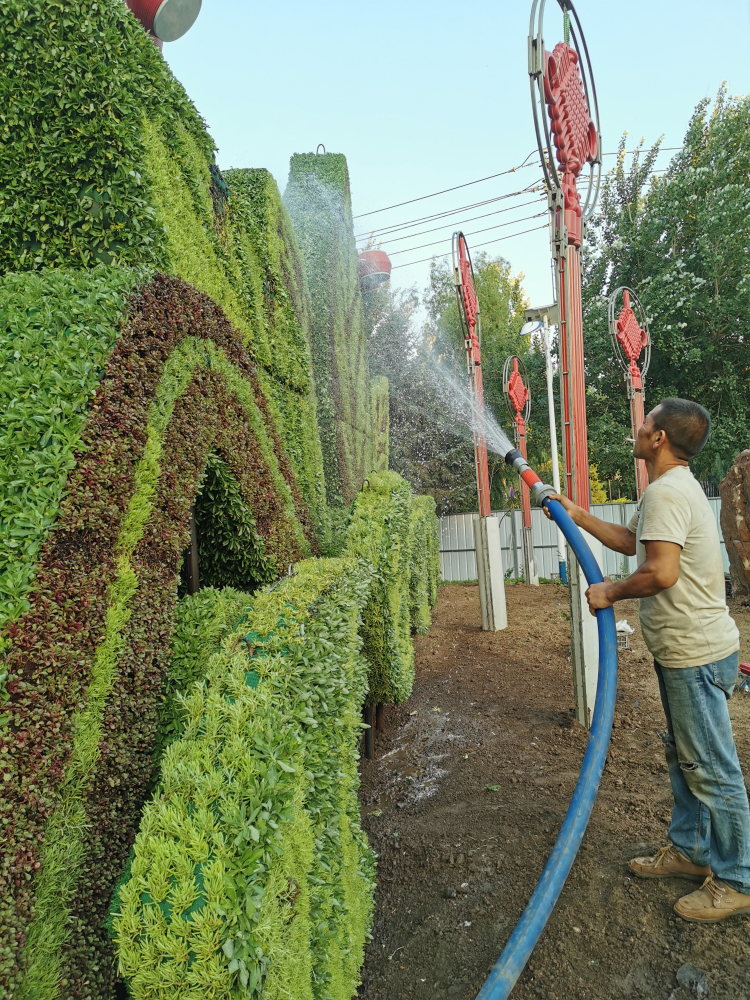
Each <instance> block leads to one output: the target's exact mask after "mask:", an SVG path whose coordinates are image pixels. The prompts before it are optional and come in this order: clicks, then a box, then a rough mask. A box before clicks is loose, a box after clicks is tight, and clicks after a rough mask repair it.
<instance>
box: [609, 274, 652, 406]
mask: <svg viewBox="0 0 750 1000" xmlns="http://www.w3.org/2000/svg"><path fill="white" fill-rule="evenodd" d="M616 325H617V333H616V337H617V340H618V343H619V344H620V346H621V347H622V353H623V354H624V355H625V357H626V358H627V359H628V361H629V362H630V365H629V369H628V370H629V372H630V377H631V378H632V380H633V388H634V389H642V388H643V381H642V379H641V373H640V370H639V368H638V365H637V361H638V358H639V357H640V355H641V351H642V350H643V348H644V347H645V346H646V344H647V343H648V335H647V333H646V331H645V330H643V329H641V325H640V323H639V322H638V320H637V319H636V315H635V313H634V312H633V310H632V309H631V308H630V294H629V292H628V291H627V289H626V290H625V291H624V292H623V293H622V309H621V310H620V315H619V316H618V317H617V324H616Z"/></svg>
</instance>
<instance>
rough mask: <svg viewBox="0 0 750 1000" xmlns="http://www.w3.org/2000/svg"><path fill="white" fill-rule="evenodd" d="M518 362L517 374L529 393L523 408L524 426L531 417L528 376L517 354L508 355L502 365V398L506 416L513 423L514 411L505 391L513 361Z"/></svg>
mask: <svg viewBox="0 0 750 1000" xmlns="http://www.w3.org/2000/svg"><path fill="white" fill-rule="evenodd" d="M514 360H516V361H517V362H518V372H519V374H520V376H521V378H522V379H523V384H524V385H525V386H526V391H527V392H528V393H529V398H528V399H527V400H526V405H525V406H524V408H523V413H522V414H521V416H522V417H523V422H524V423H525V424H526V423H528V422H529V417H530V416H531V392H530V391H529V376H528V374H527V372H526V365H525V364H524V363H523V361H522V360H521V358H519V357H518V355H517V354H509V355H508V357H507V358H506V359H505V364H504V365H503V396H504V397H505V405H506V406H507V407H508V414H509V416H510V419H511V420H512V421H513V422H514V423H515V419H516V409H515V407H514V406H513V404H512V403H511V401H510V395H509V394H508V391H507V388H506V387H507V385H508V382H509V381H510V376H511V374H512V369H513V361H514Z"/></svg>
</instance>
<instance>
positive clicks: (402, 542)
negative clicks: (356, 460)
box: [347, 472, 414, 705]
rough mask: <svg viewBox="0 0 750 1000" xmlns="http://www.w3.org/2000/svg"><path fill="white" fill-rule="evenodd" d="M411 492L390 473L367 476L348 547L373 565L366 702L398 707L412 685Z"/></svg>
mask: <svg viewBox="0 0 750 1000" xmlns="http://www.w3.org/2000/svg"><path fill="white" fill-rule="evenodd" d="M411 526H412V490H411V486H409V484H408V483H406V482H405V481H404V480H403V479H402V478H401V476H399V475H398V474H397V473H395V472H376V473H373V475H371V476H369V477H368V479H367V481H366V482H365V485H364V488H363V489H362V492H361V493H360V494H359V496H358V497H357V501H356V503H355V505H354V511H353V513H352V519H351V522H350V524H349V528H348V540H347V548H348V551H349V552H350V553H351V554H352V555H357V556H359V557H360V558H362V559H365V560H367V562H368V563H369V564H370V565H371V566H372V567H373V569H374V573H375V576H374V578H373V584H372V588H371V590H370V595H369V597H368V601H367V605H366V606H365V609H364V612H363V614H362V619H363V624H362V629H363V632H362V638H363V640H364V646H363V652H364V655H365V658H366V659H367V661H368V664H369V667H370V681H369V688H370V690H369V694H368V703H369V704H373V705H374V704H377V703H379V702H384V703H389V704H396V705H399V704H401V703H402V702H404V701H406V699H407V698H408V697H409V695H410V694H411V690H412V686H413V684H414V647H413V645H412V640H411V596H410V582H411V558H412V554H411Z"/></svg>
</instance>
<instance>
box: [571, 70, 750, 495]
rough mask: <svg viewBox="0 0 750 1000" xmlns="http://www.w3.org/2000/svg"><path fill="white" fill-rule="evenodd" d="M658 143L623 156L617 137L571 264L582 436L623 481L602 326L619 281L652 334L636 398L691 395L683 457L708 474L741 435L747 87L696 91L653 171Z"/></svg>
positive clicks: (624, 461) (623, 428)
mask: <svg viewBox="0 0 750 1000" xmlns="http://www.w3.org/2000/svg"><path fill="white" fill-rule="evenodd" d="M658 145H659V144H658V143H657V144H656V145H655V146H654V147H653V148H652V149H651V150H649V151H648V152H646V151H644V150H643V149H642V147H639V148H638V150H637V151H636V153H635V154H634V156H633V158H632V160H631V162H630V165H629V167H626V163H625V137H623V139H622V140H621V142H620V150H619V156H618V162H617V166H616V167H615V169H614V171H613V172H612V173H611V174H610V175H609V176H608V177H607V179H606V181H605V185H604V191H603V197H602V209H601V214H600V216H599V217H598V218H597V219H596V220H595V221H594V222H593V224H592V226H591V229H590V233H589V246H588V249H587V250H586V251H585V258H584V274H583V298H584V330H585V337H586V364H587V381H588V396H587V406H588V420H589V443H590V450H591V453H592V455H595V456H596V460H597V463H598V466H599V472H600V475H601V476H602V478H603V479H611V478H615V477H616V476H617V475H618V474H619V476H621V477H622V481H623V483H624V485H625V487H626V490H630V491H633V490H634V486H635V484H634V475H633V460H632V455H631V452H630V446H629V445H627V444H625V443H624V439H625V438H626V437H628V436H629V435H630V417H629V409H628V403H627V400H626V397H625V391H624V387H623V383H622V380H621V377H620V375H619V369H618V368H617V366H616V364H615V361H614V357H613V351H612V347H611V343H610V338H609V333H608V329H607V306H606V299H607V296H608V295H609V293H610V291H611V290H612V289H614V288H616V287H618V286H620V285H630V286H631V287H633V288H634V289H635V290H636V292H637V293H638V295H639V296H640V298H641V300H642V301H643V304H644V307H645V309H646V312H647V315H648V317H649V325H650V329H651V335H652V339H653V353H652V360H651V368H650V371H649V373H648V378H647V381H646V385H645V391H646V409H647V410H648V409H649V408H650V406H651V405H655V404H656V402H658V400H659V399H661V398H664V397H666V396H683V397H685V398H688V399H695V400H697V401H698V402H700V403H702V404H703V405H704V406H706V407H707V409H708V410H709V411H710V413H711V416H712V419H713V432H712V434H711V437H710V439H709V442H708V445H707V446H706V448H705V449H704V451H703V452H702V453H701V455H699V456H698V457H697V458H696V459H695V460H694V461H693V462H692V463H691V467H692V468H693V472H694V473H695V475H696V476H697V477H698V478H700V479H710V480H712V481H713V482H715V483H718V482H719V480H720V479H721V478H722V477H723V476H724V475H725V473H726V471H727V469H728V468H729V466H730V465H731V462H732V460H733V459H734V457H735V456H736V455H737V454H738V452H740V451H741V450H742V449H743V448H746V447H747V446H748V442H750V349H749V348H748V341H747V334H746V326H747V322H748V318H749V317H750V253H748V247H749V246H750V98H748V97H742V98H740V97H736V98H729V97H727V95H726V93H725V91H724V90H721V91H720V92H719V95H718V97H717V100H716V102H715V104H714V107H713V110H712V111H711V112H710V113H709V102H708V101H702V102H701V103H700V104H699V105H698V107H697V108H696V111H695V113H694V115H693V118H692V120H691V122H690V124H689V127H688V130H687V134H686V136H685V143H684V146H683V148H682V150H681V151H680V152H679V153H678V154H677V155H676V156H675V157H674V158H673V159H672V161H671V163H670V165H669V168H668V170H667V172H666V175H665V176H664V177H663V178H658V177H656V178H654V179H653V180H651V181H649V176H650V174H651V170H652V167H653V163H654V161H655V158H656V155H657V152H658Z"/></svg>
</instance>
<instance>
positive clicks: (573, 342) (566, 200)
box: [528, 0, 601, 727]
mask: <svg viewBox="0 0 750 1000" xmlns="http://www.w3.org/2000/svg"><path fill="white" fill-rule="evenodd" d="M557 4H558V6H559V7H560V9H561V11H562V13H563V34H564V40H563V41H561V42H558V43H557V45H555V47H554V49H553V50H552V52H549V51H547V49H546V48H545V45H544V37H543V34H544V10H545V6H546V0H533V3H532V7H531V23H530V31H529V42H528V57H529V78H530V84H531V105H532V110H533V115H534V126H535V129H536V136H537V144H538V147H539V154H540V158H541V163H542V170H543V172H544V179H545V184H546V187H547V203H548V206H549V212H550V241H551V247H552V256H553V259H554V262H555V274H556V279H557V303H558V311H559V328H558V329H559V359H560V360H559V372H560V409H561V433H562V445H563V466H564V468H563V489H564V492H565V495H566V496H567V497H569V498H570V499H571V500H572V501H573V502H574V503H576V504H578V505H579V506H580V507H583V508H584V509H585V510H588V509H589V505H590V487H589V460H588V436H587V432H586V384H585V372H584V352H583V312H582V304H581V257H580V254H581V246H582V243H583V239H584V229H585V222H586V219H587V218H589V217H590V215H591V214H592V213H593V211H594V207H595V205H596V201H597V198H598V193H599V183H600V179H601V155H600V150H601V134H600V129H599V111H598V105H597V100H596V90H595V88H594V80H593V74H592V71H591V61H590V59H589V54H588V49H587V47H586V42H585V39H584V37H583V31H582V29H581V24H580V21H579V19H578V15H577V14H576V11H575V8H574V6H573V3H572V2H571V0H557ZM586 166H588V167H589V183H588V185H587V187H586V189H585V198H584V200H583V202H582V201H581V196H580V195H579V192H578V186H577V185H578V179H579V177H580V175H581V173H582V171H583V170H584V168H585V167H586ZM592 541H593V540H592ZM592 548H593V551H594V552H595V554H596V553H597V550H598V553H601V546H597V545H596V544H594V545H593V546H592ZM567 565H568V587H569V593H570V618H571V621H570V625H571V660H572V664H573V685H574V691H575V700H576V718H577V719H578V721H579V722H580V723H581V724H582V725H585V726H587V727H588V726H590V725H591V718H592V715H593V710H594V701H595V698H596V683H597V675H598V640H597V634H596V623H595V619H594V618H593V616H592V615H590V614H589V611H588V606H587V603H586V600H585V596H584V592H585V590H586V582H585V579H584V577H583V574H582V572H581V570H580V568H579V566H578V563H577V560H576V558H575V555H574V554H573V552H572V550H571V549H570V548H568V558H567Z"/></svg>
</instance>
